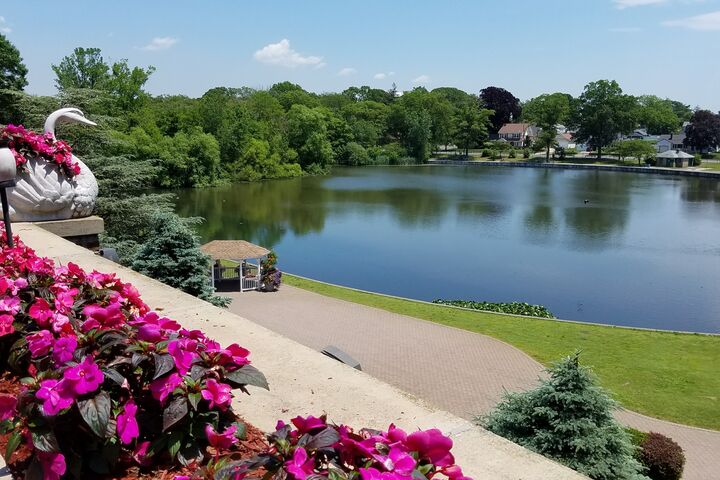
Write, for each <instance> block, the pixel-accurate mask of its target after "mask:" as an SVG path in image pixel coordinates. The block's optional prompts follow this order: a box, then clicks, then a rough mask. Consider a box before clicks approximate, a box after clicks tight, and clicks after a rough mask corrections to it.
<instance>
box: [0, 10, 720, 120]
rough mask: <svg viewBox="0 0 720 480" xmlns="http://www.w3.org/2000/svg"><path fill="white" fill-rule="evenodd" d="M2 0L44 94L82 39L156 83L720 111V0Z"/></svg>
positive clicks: (155, 89) (33, 82) (183, 89)
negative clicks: (564, 96) (147, 71)
mask: <svg viewBox="0 0 720 480" xmlns="http://www.w3.org/2000/svg"><path fill="white" fill-rule="evenodd" d="M19 5H20V4H19V3H17V2H12V1H11V0H0V32H2V33H3V34H5V35H6V36H7V38H8V39H9V40H10V41H11V42H13V43H14V44H15V46H16V47H17V48H18V49H19V50H20V53H21V55H22V57H23V59H24V62H25V64H26V65H27V67H28V68H29V70H30V72H29V75H28V81H29V86H28V87H27V88H26V90H27V91H28V92H30V93H34V94H43V95H49V94H53V93H55V87H54V73H53V72H52V70H51V68H50V65H51V64H53V63H59V61H60V59H61V58H62V57H63V56H65V55H68V54H69V53H71V52H72V50H73V49H74V48H75V47H99V48H101V49H102V52H103V55H104V57H105V59H106V60H110V61H114V60H119V59H128V61H129V63H130V65H139V66H148V65H153V66H155V67H156V69H157V70H156V72H155V73H154V74H153V75H152V77H151V79H150V81H149V82H148V84H147V90H148V91H150V92H151V93H153V94H183V95H188V96H192V97H197V96H200V95H202V94H203V93H204V92H205V91H207V90H208V89H210V88H213V87H217V86H227V87H240V86H249V87H253V88H267V87H270V86H271V85H272V84H273V83H276V82H280V81H285V80H288V81H291V82H293V83H298V84H300V85H301V86H303V87H304V88H306V89H307V90H311V91H315V92H327V91H342V90H344V89H345V88H347V87H348V86H351V85H370V86H372V87H376V88H382V89H388V88H390V87H391V85H392V84H393V83H395V84H397V88H398V89H399V90H408V89H411V88H413V87H415V86H419V85H422V86H425V87H427V88H428V89H432V88H436V87H442V86H453V87H457V88H461V89H463V90H465V91H467V92H471V93H477V92H479V91H480V90H481V89H482V88H485V87H487V86H490V85H494V86H498V87H503V88H505V89H507V90H509V91H511V92H512V93H513V94H515V96H517V97H519V98H520V99H521V100H527V99H529V98H532V97H534V96H536V95H539V94H542V93H552V92H557V91H560V92H566V93H570V94H573V95H579V94H580V93H581V92H582V89H583V87H584V85H586V84H587V83H588V82H591V81H594V80H599V79H614V80H617V81H618V82H619V83H620V85H621V87H622V88H623V90H624V91H625V92H627V93H630V94H633V95H640V94H654V95H658V96H660V97H669V98H672V99H676V100H680V101H682V102H684V103H686V104H689V105H690V106H692V107H695V106H699V107H701V108H709V109H711V110H713V111H718V110H720V88H718V86H719V85H720V61H719V59H720V0H544V1H538V0H513V1H496V0H493V1H490V0H453V1H450V0H445V1H440V0H435V1H429V0H414V1H413V0H395V1H388V0H386V1H381V0H305V1H300V0H294V1H290V0H287V1H283V0H276V1H274V0H265V1H263V2H258V1H230V0H213V1H211V0H207V1H205V2H201V1H199V0H198V1H189V0H173V1H170V0H144V1H136V0H123V1H122V2H109V1H88V0H73V1H65V2H58V1H44V0H24V1H23V2H22V8H20V7H19Z"/></svg>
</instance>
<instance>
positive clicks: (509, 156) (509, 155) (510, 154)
mask: <svg viewBox="0 0 720 480" xmlns="http://www.w3.org/2000/svg"><path fill="white" fill-rule="evenodd" d="M508 158H515V149H514V148H511V149H510V153H508Z"/></svg>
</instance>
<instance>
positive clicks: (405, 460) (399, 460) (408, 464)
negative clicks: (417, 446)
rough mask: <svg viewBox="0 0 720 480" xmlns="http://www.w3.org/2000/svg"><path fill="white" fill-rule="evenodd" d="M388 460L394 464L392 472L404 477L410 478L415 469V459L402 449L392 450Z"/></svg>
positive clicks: (395, 448)
mask: <svg viewBox="0 0 720 480" xmlns="http://www.w3.org/2000/svg"><path fill="white" fill-rule="evenodd" d="M388 458H389V459H390V461H391V462H392V465H391V468H389V469H388V470H391V471H393V472H395V473H398V474H400V475H403V476H410V475H411V474H412V471H413V469H414V468H415V463H416V462H415V459H414V458H413V457H411V456H410V455H408V454H407V453H405V452H403V451H402V450H401V449H399V448H397V447H394V448H391V449H390V453H389V454H388Z"/></svg>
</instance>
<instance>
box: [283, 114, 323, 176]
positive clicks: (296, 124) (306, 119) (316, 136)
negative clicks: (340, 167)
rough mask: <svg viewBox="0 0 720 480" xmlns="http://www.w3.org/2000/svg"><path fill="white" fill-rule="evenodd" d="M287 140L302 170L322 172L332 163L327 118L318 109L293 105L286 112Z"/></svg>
mask: <svg viewBox="0 0 720 480" xmlns="http://www.w3.org/2000/svg"><path fill="white" fill-rule="evenodd" d="M288 140H289V143H290V146H291V147H292V148H294V149H295V150H296V151H297V153H298V159H299V160H300V165H301V166H302V167H303V169H306V170H307V169H309V168H311V169H312V170H313V171H315V169H320V170H324V169H325V168H326V167H327V166H328V165H330V164H331V163H332V162H333V159H334V153H333V149H332V145H331V144H330V140H329V139H328V124H327V118H326V116H325V114H324V113H323V112H322V110H320V109H317V108H309V107H307V106H305V105H300V104H296V105H293V106H292V107H291V108H290V111H288ZM312 165H315V166H314V167H311V166H312Z"/></svg>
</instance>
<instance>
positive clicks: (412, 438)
mask: <svg viewBox="0 0 720 480" xmlns="http://www.w3.org/2000/svg"><path fill="white" fill-rule="evenodd" d="M406 445H407V448H408V449H409V450H410V451H412V452H418V453H419V454H420V456H421V457H426V458H428V459H430V461H431V462H432V463H434V464H435V465H437V466H438V467H446V466H449V465H452V464H454V463H455V459H454V458H453V456H452V454H451V453H450V449H451V448H452V446H453V441H452V440H451V439H450V438H449V437H446V436H445V435H443V434H442V432H441V431H440V430H438V429H437V428H432V429H430V430H424V431H419V432H413V433H411V434H410V435H408V437H407V441H406Z"/></svg>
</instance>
